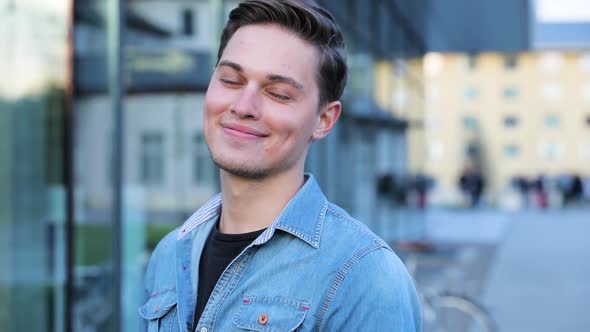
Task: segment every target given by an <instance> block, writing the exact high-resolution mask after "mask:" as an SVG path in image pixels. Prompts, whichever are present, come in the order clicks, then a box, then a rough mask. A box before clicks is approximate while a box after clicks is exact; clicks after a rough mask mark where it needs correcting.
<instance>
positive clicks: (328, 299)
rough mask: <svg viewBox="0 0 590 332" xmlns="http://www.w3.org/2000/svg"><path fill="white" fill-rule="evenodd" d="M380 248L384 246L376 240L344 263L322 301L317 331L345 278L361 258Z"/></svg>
mask: <svg viewBox="0 0 590 332" xmlns="http://www.w3.org/2000/svg"><path fill="white" fill-rule="evenodd" d="M380 248H382V246H381V244H380V243H378V242H375V243H373V245H371V246H368V247H364V248H363V249H361V250H359V251H357V252H356V253H355V254H354V255H353V256H352V257H351V258H349V259H348V261H346V263H344V265H342V267H341V268H340V270H339V271H338V273H337V274H336V277H335V278H334V280H333V281H332V285H331V286H330V289H329V290H328V294H326V297H325V299H324V301H323V302H322V305H321V306H320V310H319V312H318V314H317V322H316V328H315V330H316V331H319V330H320V326H321V325H322V323H323V319H324V315H325V314H326V312H327V311H328V307H329V306H330V304H331V303H332V300H333V299H334V296H335V295H336V291H338V288H339V287H340V285H342V283H343V282H344V279H345V278H346V276H347V275H348V273H349V272H350V271H351V270H352V268H353V267H354V265H355V264H356V263H357V262H358V261H359V260H360V259H361V258H363V257H364V256H366V255H367V254H368V253H370V252H373V251H375V250H377V249H380Z"/></svg>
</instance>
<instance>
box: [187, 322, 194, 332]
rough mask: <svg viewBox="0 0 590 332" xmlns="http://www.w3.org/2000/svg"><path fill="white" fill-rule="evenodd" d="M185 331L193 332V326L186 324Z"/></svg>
mask: <svg viewBox="0 0 590 332" xmlns="http://www.w3.org/2000/svg"><path fill="white" fill-rule="evenodd" d="M186 329H187V330H188V331H190V332H192V331H193V324H191V323H190V322H186Z"/></svg>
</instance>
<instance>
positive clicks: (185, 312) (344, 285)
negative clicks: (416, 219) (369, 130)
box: [140, 0, 421, 332]
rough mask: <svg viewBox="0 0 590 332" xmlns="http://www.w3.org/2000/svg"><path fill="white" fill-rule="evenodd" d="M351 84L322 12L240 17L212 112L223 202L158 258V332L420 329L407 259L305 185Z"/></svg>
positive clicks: (251, 6)
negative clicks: (308, 161) (313, 153)
mask: <svg viewBox="0 0 590 332" xmlns="http://www.w3.org/2000/svg"><path fill="white" fill-rule="evenodd" d="M345 83H346V61H345V55H344V42H343V38H342V35H341V33H340V31H339V28H338V27H337V26H336V24H335V23H334V21H333V18H332V16H331V15H330V14H329V13H328V12H327V11H325V10H324V9H321V8H320V7H318V6H317V5H315V4H313V3H312V2H311V1H297V0H284V1H279V0H274V1H273V0H251V1H244V2H242V3H241V4H240V5H239V7H238V8H236V9H234V10H233V11H232V12H231V13H230V15H229V21H228V23H227V25H226V27H225V29H224V31H223V35H222V37H221V43H220V47H219V53H218V62H217V66H216V68H215V72H214V74H213V77H212V78H211V82H210V84H209V88H208V90H207V95H206V97H205V110H204V133H205V138H206V141H207V144H208V146H209V150H210V153H211V156H212V158H213V160H214V161H215V163H216V164H217V165H218V166H219V168H220V178H221V192H222V193H221V194H220V195H218V196H216V197H214V198H212V199H211V200H210V201H209V202H208V203H206V204H205V205H204V206H203V207H202V208H200V209H199V210H198V211H197V212H196V213H195V214H194V215H193V216H192V217H190V218H189V219H188V220H187V221H186V222H185V224H184V225H183V226H181V227H180V228H179V229H178V230H175V231H173V232H172V233H171V234H169V235H168V236H166V237H165V238H164V239H163V240H162V241H161V242H160V243H159V244H158V246H157V248H156V250H155V251H154V253H153V255H152V258H151V260H150V263H149V266H148V270H147V272H146V278H145V288H146V292H147V295H148V299H147V301H146V302H145V304H144V305H143V306H142V307H141V308H140V313H141V315H142V317H143V318H144V321H145V323H146V325H147V327H148V330H149V331H201V332H207V331H233V330H255V331H293V330H299V331H312V330H313V331H345V330H360V331H386V330H387V331H390V330H391V331H419V330H420V329H421V321H420V311H419V305H418V300H417V296H416V292H415V288H414V285H413V283H412V281H411V279H410V277H409V276H408V274H407V271H406V270H405V268H404V266H403V264H402V263H401V262H400V260H399V259H398V258H397V256H396V255H395V254H394V253H393V252H392V250H391V249H390V248H389V247H388V246H387V244H386V243H384V242H383V241H382V240H381V239H379V238H378V237H377V236H376V235H374V234H373V233H371V231H369V230H368V229H367V228H366V227H365V226H364V225H363V224H361V223H359V222H358V221H356V220H355V219H353V218H351V217H350V216H349V215H348V214H347V213H346V212H345V211H343V210H342V209H340V208H339V207H337V206H335V205H334V204H331V203H329V202H328V201H327V200H326V198H325V197H324V195H323V194H322V192H321V190H320V188H319V186H318V184H317V183H316V181H315V180H314V178H313V176H312V175H309V174H304V172H303V169H304V164H305V158H306V155H307V152H308V149H309V146H310V144H311V143H312V142H313V141H315V140H319V139H321V138H323V137H325V136H326V135H328V133H329V132H330V130H331V129H332V127H333V126H334V125H335V123H336V121H337V119H338V117H339V115H340V110H341V104H340V102H339V98H340V96H341V94H342V90H343V89H344V86H345Z"/></svg>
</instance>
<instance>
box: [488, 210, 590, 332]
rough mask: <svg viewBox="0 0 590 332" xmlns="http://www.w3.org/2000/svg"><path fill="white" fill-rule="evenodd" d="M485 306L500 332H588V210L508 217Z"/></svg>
mask: <svg viewBox="0 0 590 332" xmlns="http://www.w3.org/2000/svg"><path fill="white" fill-rule="evenodd" d="M497 250H498V251H497V253H496V262H495V263H494V265H493V267H492V269H491V271H490V275H489V279H488V285H487V287H486V290H485V292H484V297H483V299H484V303H485V305H486V306H487V307H488V309H489V310H490V312H492V313H493V315H494V318H495V319H496V321H497V322H498V325H499V328H500V332H528V331H531V332H532V331H534V332H545V331H546V332H555V331H590V315H589V314H588V312H589V309H588V308H590V281H589V280H590V210H559V211H557V210H556V211H549V212H545V213H540V212H528V213H523V214H518V215H514V216H513V220H511V222H510V226H509V227H508V229H507V232H506V234H505V238H504V239H503V240H502V241H501V242H500V243H499V244H498V249H497Z"/></svg>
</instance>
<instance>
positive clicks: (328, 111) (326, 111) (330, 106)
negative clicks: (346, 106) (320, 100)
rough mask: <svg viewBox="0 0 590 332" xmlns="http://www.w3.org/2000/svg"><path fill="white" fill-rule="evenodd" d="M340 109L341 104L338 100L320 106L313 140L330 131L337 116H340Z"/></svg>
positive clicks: (324, 135)
mask: <svg viewBox="0 0 590 332" xmlns="http://www.w3.org/2000/svg"><path fill="white" fill-rule="evenodd" d="M341 110H342V104H341V103H340V101H332V102H329V103H327V104H326V105H324V107H322V109H321V110H320V113H319V115H318V123H317V125H316V127H315V129H314V131H313V135H312V139H313V140H319V139H322V138H324V137H326V136H327V135H328V134H329V133H330V130H332V127H334V125H335V124H336V121H337V120H338V117H340V112H341Z"/></svg>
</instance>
